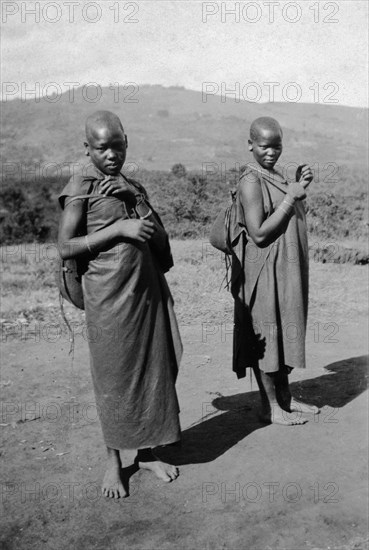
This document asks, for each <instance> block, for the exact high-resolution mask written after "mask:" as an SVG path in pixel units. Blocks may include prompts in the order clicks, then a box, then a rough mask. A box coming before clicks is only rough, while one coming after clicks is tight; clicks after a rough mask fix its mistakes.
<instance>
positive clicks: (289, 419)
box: [261, 405, 308, 426]
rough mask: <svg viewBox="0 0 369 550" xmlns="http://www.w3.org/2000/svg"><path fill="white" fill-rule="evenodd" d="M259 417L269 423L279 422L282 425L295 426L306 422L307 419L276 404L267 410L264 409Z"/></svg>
mask: <svg viewBox="0 0 369 550" xmlns="http://www.w3.org/2000/svg"><path fill="white" fill-rule="evenodd" d="M298 412H300V411H298ZM261 419H262V420H264V421H265V422H268V423H270V424H281V425H282V426H296V425H300V424H306V422H307V421H308V420H307V418H304V417H301V416H300V415H299V414H296V413H295V414H293V413H290V412H287V411H284V410H283V409H281V407H279V406H277V405H274V406H272V407H271V408H270V410H269V411H268V412H265V411H264V412H263V413H262V414H261Z"/></svg>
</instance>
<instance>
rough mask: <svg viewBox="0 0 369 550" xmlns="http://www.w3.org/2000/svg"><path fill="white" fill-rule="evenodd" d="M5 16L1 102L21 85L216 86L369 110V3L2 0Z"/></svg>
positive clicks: (263, 97)
mask: <svg viewBox="0 0 369 550" xmlns="http://www.w3.org/2000/svg"><path fill="white" fill-rule="evenodd" d="M1 9H2V33H3V40H2V46H1V48H2V50H1V57H2V82H3V96H2V97H3V99H9V98H11V97H15V96H16V95H19V93H21V90H22V83H23V90H25V89H29V90H30V89H32V88H34V87H35V83H37V82H38V83H40V87H41V92H42V90H45V89H46V91H47V93H48V92H49V90H50V89H51V88H47V87H46V88H45V86H46V85H47V84H48V83H50V82H54V83H56V84H57V85H58V86H60V89H62V90H63V91H64V90H65V89H66V88H67V86H65V84H64V83H68V82H75V83H79V84H81V85H82V84H85V83H88V82H97V83H100V84H102V85H107V84H109V83H112V82H119V84H121V85H124V84H126V83H129V82H135V83H137V84H145V83H147V84H162V85H165V86H170V85H181V86H185V87H186V88H190V89H195V90H201V89H203V87H204V86H206V83H213V84H212V85H211V86H212V88H211V89H213V90H218V91H219V93H221V92H222V91H223V92H224V90H225V88H226V89H232V88H233V89H236V91H237V90H238V89H239V90H240V94H241V98H242V97H244V98H245V99H248V100H254V99H255V100H256V101H267V100H271V99H274V100H275V101H283V100H290V101H291V100H292V101H293V100H295V97H297V98H298V100H299V101H306V102H312V101H319V102H320V103H323V102H325V103H332V104H340V105H350V106H368V97H367V89H368V75H367V70H368V67H367V51H368V36H367V34H368V33H367V28H368V3H367V2H366V0H364V1H356V0H348V1H346V0H336V2H329V1H324V0H319V1H317V0H316V1H310V0H300V1H298V2H290V1H282V0H279V1H275V2H268V1H263V0H258V1H257V2H255V1H254V2H249V1H246V2H202V1H199V0H196V1H188V0H177V1H161V0H149V1H141V0H136V1H135V2H125V1H119V2H117V1H113V0H112V1H110V0H100V2H89V1H87V0H86V1H77V0H75V1H67V0H65V1H63V0H58V1H54V2H52V1H48V0H41V1H40V2H31V1H27V2H14V1H9V2H7V1H5V0H2V3H1ZM227 10H228V13H227ZM232 10H233V13H231V12H232ZM32 11H33V13H32ZM35 11H36V13H35ZM36 19H38V20H37V21H36ZM94 21H95V22H94ZM271 82H274V83H277V84H273V85H271V84H268V83H271ZM236 83H239V84H236ZM290 83H293V84H290ZM238 86H239V88H238ZM273 87H274V98H273V97H271V89H272V88H273ZM208 89H209V88H208ZM4 91H5V92H6V97H5V95H4ZM260 94H261V95H260ZM300 94H301V97H299V95H300ZM28 97H31V95H28Z"/></svg>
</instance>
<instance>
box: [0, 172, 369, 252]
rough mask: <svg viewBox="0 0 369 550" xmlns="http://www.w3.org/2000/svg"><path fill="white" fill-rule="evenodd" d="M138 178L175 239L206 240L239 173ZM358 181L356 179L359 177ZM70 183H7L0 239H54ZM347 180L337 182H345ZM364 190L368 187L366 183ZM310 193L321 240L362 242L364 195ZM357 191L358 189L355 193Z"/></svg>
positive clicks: (311, 215)
mask: <svg viewBox="0 0 369 550" xmlns="http://www.w3.org/2000/svg"><path fill="white" fill-rule="evenodd" d="M135 177H136V179H138V180H139V181H141V183H142V184H143V185H144V186H145V187H146V189H147V191H148V193H149V196H150V200H151V202H152V204H153V206H154V208H155V209H156V210H157V211H158V212H159V214H160V216H161V217H162V219H163V222H164V224H165V227H166V228H167V231H168V232H169V234H170V236H171V237H172V238H177V239H186V238H202V239H206V238H208V234H209V229H210V225H211V222H212V220H214V218H215V217H216V215H217V213H218V211H219V209H220V207H221V206H222V205H225V204H226V203H227V202H228V201H229V191H230V189H231V188H232V187H233V186H234V185H235V184H236V183H237V181H238V177H239V174H238V172H237V171H236V170H230V171H228V172H227V173H226V174H222V176H221V175H220V174H206V175H203V174H199V173H195V172H187V170H186V168H185V166H183V165H182V164H175V165H174V166H173V167H172V169H171V171H170V172H159V171H152V172H151V171H141V172H140V173H139V174H136V175H135ZM355 181H356V183H357V181H358V180H357V177H355ZM66 182H67V177H64V176H63V177H60V178H58V179H57V180H56V179H54V180H50V181H49V182H47V183H45V182H36V181H31V182H19V181H8V182H7V183H6V185H3V188H2V190H1V192H0V217H1V220H0V222H1V223H0V238H1V241H2V243H3V244H15V243H20V242H32V241H38V242H47V241H52V240H55V239H56V235H57V225H58V218H59V214H60V211H59V207H58V204H57V196H58V194H59V193H60V191H61V189H62V188H63V186H64V185H65V183H66ZM343 183H344V182H339V184H340V185H341V186H343ZM361 189H364V187H363V186H362V187H361ZM334 190H335V189H333V188H332V186H331V191H332V192H321V191H320V192H316V193H314V192H313V189H312V190H311V191H312V192H311V193H310V194H309V195H308V199H307V208H308V216H307V220H308V227H309V232H310V234H312V235H313V236H316V237H318V238H319V239H321V240H325V241H327V240H329V241H337V240H338V239H351V240H355V239H358V240H361V241H363V240H364V239H365V238H367V235H368V225H367V220H366V216H367V214H366V211H365V204H366V195H365V193H363V192H357V193H356V194H353V195H352V196H347V195H343V194H341V193H340V192H339V191H338V192H337V193H334ZM353 193H355V191H353Z"/></svg>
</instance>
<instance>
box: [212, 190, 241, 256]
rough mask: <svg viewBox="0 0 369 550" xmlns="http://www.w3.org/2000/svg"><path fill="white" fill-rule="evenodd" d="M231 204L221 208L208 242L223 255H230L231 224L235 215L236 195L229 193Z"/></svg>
mask: <svg viewBox="0 0 369 550" xmlns="http://www.w3.org/2000/svg"><path fill="white" fill-rule="evenodd" d="M231 198H232V202H231V204H229V205H228V206H226V207H223V208H222V209H221V211H220V212H219V214H218V215H217V217H216V218H215V221H214V223H213V225H212V227H211V230H210V237H209V241H210V244H211V245H212V246H214V248H216V249H218V250H220V251H221V252H223V253H224V254H227V255H230V254H232V238H231V223H232V219H233V218H234V216H235V215H236V193H235V192H232V193H231Z"/></svg>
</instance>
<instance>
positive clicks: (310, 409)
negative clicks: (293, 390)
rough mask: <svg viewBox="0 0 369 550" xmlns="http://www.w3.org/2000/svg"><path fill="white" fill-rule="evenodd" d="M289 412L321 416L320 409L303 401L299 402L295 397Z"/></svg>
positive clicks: (292, 399)
mask: <svg viewBox="0 0 369 550" xmlns="http://www.w3.org/2000/svg"><path fill="white" fill-rule="evenodd" d="M289 412H299V413H310V414H319V413H320V409H319V408H318V407H316V406H315V405H308V404H307V403H303V402H302V401H297V399H295V398H294V397H291V401H290V404H289Z"/></svg>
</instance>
